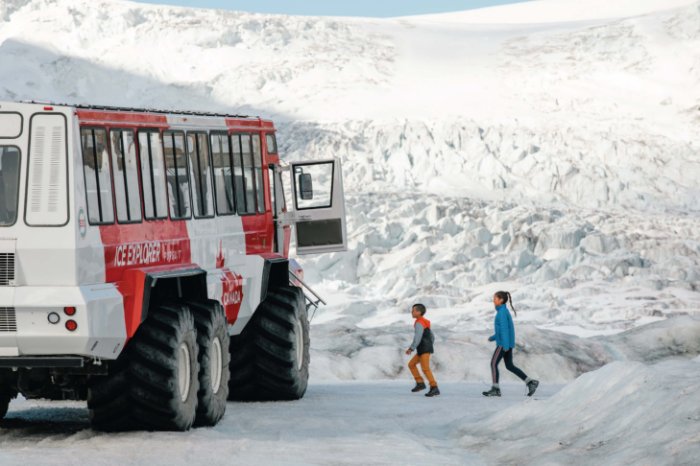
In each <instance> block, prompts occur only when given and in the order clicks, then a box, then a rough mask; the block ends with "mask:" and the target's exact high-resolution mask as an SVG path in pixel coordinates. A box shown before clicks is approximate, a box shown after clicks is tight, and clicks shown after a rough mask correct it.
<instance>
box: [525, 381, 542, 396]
mask: <svg viewBox="0 0 700 466" xmlns="http://www.w3.org/2000/svg"><path fill="white" fill-rule="evenodd" d="M539 384H540V381H539V380H530V381H529V382H528V383H527V396H532V395H534V394H535V390H537V386H538V385H539Z"/></svg>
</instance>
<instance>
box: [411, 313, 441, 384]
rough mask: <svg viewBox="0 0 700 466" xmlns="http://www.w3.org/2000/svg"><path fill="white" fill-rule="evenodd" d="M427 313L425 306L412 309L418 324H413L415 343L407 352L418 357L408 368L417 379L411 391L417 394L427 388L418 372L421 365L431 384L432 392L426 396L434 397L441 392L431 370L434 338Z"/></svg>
mask: <svg viewBox="0 0 700 466" xmlns="http://www.w3.org/2000/svg"><path fill="white" fill-rule="evenodd" d="M425 312H426V309H425V306H424V305H423V304H414V305H413V307H411V316H413V318H414V319H416V322H415V323H414V324H413V328H414V334H413V343H411V346H410V347H409V348H408V349H407V350H406V354H411V353H412V352H413V351H415V352H416V355H415V356H413V358H411V360H410V361H409V363H408V368H409V369H410V370H411V374H413V378H414V379H416V386H415V387H413V389H412V390H411V391H412V392H414V393H415V392H419V391H421V390H425V388H426V387H425V382H424V381H423V377H421V375H420V373H419V372H418V367H417V366H418V364H419V363H420V367H421V369H423V373H424V374H425V377H426V378H427V379H428V383H430V390H429V391H428V393H426V394H425V396H428V397H433V396H437V395H439V394H440V390H439V389H438V386H437V382H436V381H435V378H434V377H433V372H432V371H431V370H430V355H431V354H433V341H434V336H433V332H432V331H431V330H430V321H429V320H428V319H426V318H425V317H424V316H425Z"/></svg>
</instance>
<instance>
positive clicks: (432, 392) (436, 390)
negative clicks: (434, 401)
mask: <svg viewBox="0 0 700 466" xmlns="http://www.w3.org/2000/svg"><path fill="white" fill-rule="evenodd" d="M439 394H440V389H439V388H437V387H430V390H428V393H426V394H425V396H438V395H439Z"/></svg>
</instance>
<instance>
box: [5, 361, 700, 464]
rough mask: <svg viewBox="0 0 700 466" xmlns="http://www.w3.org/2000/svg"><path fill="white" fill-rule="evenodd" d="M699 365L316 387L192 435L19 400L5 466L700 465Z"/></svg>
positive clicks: (243, 410)
mask: <svg viewBox="0 0 700 466" xmlns="http://www.w3.org/2000/svg"><path fill="white" fill-rule="evenodd" d="M699 363H700V361H687V360H673V361H666V362H662V363H658V364H655V365H645V364H642V363H631V364H630V363H619V362H618V363H614V364H610V365H608V366H605V367H604V368H602V369H599V370H596V371H593V372H589V373H587V374H584V375H582V376H581V377H579V378H578V379H577V380H576V381H575V382H573V383H571V384H569V385H568V386H566V387H564V388H561V386H557V385H548V384H543V385H542V386H541V388H540V389H539V390H538V392H537V393H536V394H535V396H534V397H533V398H531V399H530V398H527V397H525V396H524V393H525V388H524V387H523V385H522V384H512V383H504V384H502V390H503V395H504V396H503V397H502V398H497V399H493V398H484V397H483V396H481V394H480V392H481V391H482V390H484V389H485V388H486V387H488V385H484V384H473V383H454V382H452V383H440V386H441V389H442V392H443V394H442V395H440V396H439V397H437V398H433V399H427V398H425V397H424V396H423V395H422V394H411V393H409V392H408V389H409V388H410V386H411V384H410V383H409V382H408V381H402V382H397V381H393V382H392V381H390V382H387V381H384V382H346V383H342V384H337V383H330V384H312V385H311V386H310V387H309V391H308V392H307V394H306V396H305V397H304V398H303V399H302V400H300V401H297V402H286V403H250V404H242V403H230V404H229V405H228V411H227V414H226V416H225V417H224V419H223V420H222V422H221V423H220V424H219V425H217V426H216V427H214V428H211V429H193V430H192V431H190V432H187V433H144V432H136V433H123V434H117V435H115V434H101V433H97V432H94V431H92V430H90V429H89V427H88V418H87V410H86V409H85V408H84V405H82V404H78V403H70V402H63V403H55V402H53V403H48V402H41V401H26V400H20V401H15V402H13V404H12V405H11V410H10V412H9V414H8V416H7V419H6V420H4V421H1V422H0V463H2V464H3V465H8V466H10V465H23V464H45V465H52V464H56V465H59V464H60V465H63V464H91V465H102V464H105V465H108V464H114V463H115V460H116V459H118V462H119V464H124V465H131V464H151V465H154V466H157V465H168V466H170V465H179V464H183V465H191V464H209V465H218V464H230V463H231V461H232V459H234V458H235V461H236V463H240V464H266V465H277V464H284V465H329V464H334V465H345V464H363V465H389V464H416V465H434V464H445V465H448V464H454V465H463V464H474V465H478V464H581V465H588V464H590V465H597V464H603V463H605V464H623V463H624V464H631V463H634V464H654V465H665V464H694V463H695V462H696V460H697V458H698V455H700V370H698V369H699V368H700V367H699V366H698V364H699ZM504 378H506V379H507V378H510V379H511V380H512V376H510V375H505V376H504Z"/></svg>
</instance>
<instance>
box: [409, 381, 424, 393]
mask: <svg viewBox="0 0 700 466" xmlns="http://www.w3.org/2000/svg"><path fill="white" fill-rule="evenodd" d="M421 390H425V384H424V383H423V382H418V383H416V386H415V387H413V388H412V389H411V391H412V392H413V393H416V392H419V391H421Z"/></svg>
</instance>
